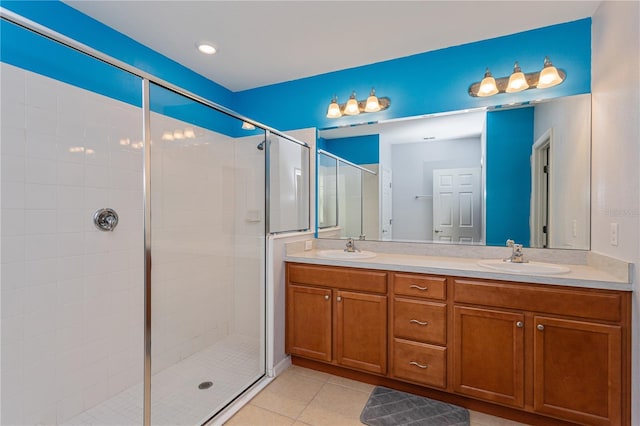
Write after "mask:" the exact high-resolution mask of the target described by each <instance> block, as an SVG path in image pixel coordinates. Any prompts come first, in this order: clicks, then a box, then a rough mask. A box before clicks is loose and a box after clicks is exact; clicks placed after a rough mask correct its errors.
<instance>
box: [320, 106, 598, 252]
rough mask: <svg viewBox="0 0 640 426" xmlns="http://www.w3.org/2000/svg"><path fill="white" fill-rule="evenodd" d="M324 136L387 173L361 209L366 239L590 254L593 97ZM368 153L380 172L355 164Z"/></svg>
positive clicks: (336, 148)
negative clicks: (512, 242)
mask: <svg viewBox="0 0 640 426" xmlns="http://www.w3.org/2000/svg"><path fill="white" fill-rule="evenodd" d="M319 135H320V140H319V142H318V143H319V146H322V147H324V149H325V150H326V151H330V152H333V153H338V154H339V155H341V156H343V157H344V158H346V159H347V160H349V161H353V162H354V163H358V164H361V165H362V164H365V163H366V167H367V168H375V169H376V170H379V171H380V173H378V175H377V176H375V181H376V183H375V185H374V186H376V187H377V190H375V191H373V192H371V191H365V193H364V194H363V200H362V205H363V207H362V223H363V229H364V228H367V226H365V224H366V223H369V225H368V229H367V230H366V232H365V231H363V235H366V238H367V239H369V240H386V241H391V240H392V241H412V242H416V241H417V242H447V243H460V244H486V245H493V246H502V245H504V244H505V241H506V240H507V239H513V240H515V241H516V242H517V243H522V244H523V245H524V246H526V247H540V248H543V247H550V248H567V249H583V250H588V249H589V242H590V235H589V229H590V198H589V194H590V163H591V95H589V94H585V95H577V96H570V97H564V98H557V99H552V100H548V101H541V102H532V103H529V104H526V105H518V106H513V107H496V108H493V109H491V110H488V111H487V110H474V111H464V112H462V111H461V112H455V113H446V114H436V115H432V116H423V117H417V118H407V119H402V120H391V121H388V122H382V123H373V124H363V125H357V126H351V127H340V128H331V129H323V130H320V132H319ZM372 136H375V138H374V137H372ZM368 151H371V152H375V154H376V155H375V158H376V160H377V163H378V164H372V162H371V161H366V160H365V161H358V158H362V157H363V155H362V153H363V152H368ZM351 153H357V155H354V157H353V158H352V157H350V155H351ZM365 157H366V156H365ZM368 158H372V157H371V156H369V157H368ZM338 191H339V189H338ZM338 211H340V206H338ZM372 224H373V225H372ZM319 236H320V237H344V236H346V235H329V234H326V233H319ZM348 236H351V237H353V236H355V235H348Z"/></svg>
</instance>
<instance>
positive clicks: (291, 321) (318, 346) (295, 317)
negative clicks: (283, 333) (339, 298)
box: [286, 285, 331, 361]
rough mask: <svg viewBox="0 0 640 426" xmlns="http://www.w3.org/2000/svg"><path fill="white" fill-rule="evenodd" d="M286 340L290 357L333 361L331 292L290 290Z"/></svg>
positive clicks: (305, 289)
mask: <svg viewBox="0 0 640 426" xmlns="http://www.w3.org/2000/svg"><path fill="white" fill-rule="evenodd" d="M286 340H287V345H286V346H287V347H286V351H287V352H288V353H290V354H293V355H300V356H305V357H308V358H314V359H319V360H322V361H331V290H329V289H324V288H315V287H304V286H297V285H289V286H288V287H287V339H286Z"/></svg>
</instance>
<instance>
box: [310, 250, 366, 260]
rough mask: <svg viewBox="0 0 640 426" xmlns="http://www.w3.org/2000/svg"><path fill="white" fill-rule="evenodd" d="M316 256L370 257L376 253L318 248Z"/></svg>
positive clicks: (332, 257)
mask: <svg viewBox="0 0 640 426" xmlns="http://www.w3.org/2000/svg"><path fill="white" fill-rule="evenodd" d="M318 256H319V257H323V258H325V259H371V258H372V257H376V254H375V253H374V252H372V251H344V250H320V251H319V252H318Z"/></svg>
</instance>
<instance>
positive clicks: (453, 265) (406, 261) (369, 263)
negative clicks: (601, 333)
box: [285, 250, 633, 291]
mask: <svg viewBox="0 0 640 426" xmlns="http://www.w3.org/2000/svg"><path fill="white" fill-rule="evenodd" d="M319 251H320V250H309V251H303V252H297V253H292V254H288V255H287V256H285V261H287V262H299V263H309V264H315V265H332V266H347V267H353V268H367V269H382V270H388V271H398V272H418V273H424V274H436V275H451V276H457V277H468V278H483V279H492V280H502V281H517V282H526V283H534V284H551V285H554V284H555V285H564V286H571V287H587V288H599V289H608V290H623V291H632V290H633V286H632V285H631V284H630V283H629V282H627V281H624V280H621V279H620V278H617V277H615V276H613V275H611V274H609V273H607V272H605V271H602V270H600V269H597V268H595V267H593V266H587V265H563V266H567V267H569V268H570V270H571V271H570V272H568V273H564V274H555V275H536V274H530V273H527V274H521V273H516V272H502V271H497V270H492V269H488V268H486V267H483V266H480V265H479V264H478V261H479V260H481V259H478V258H461V257H436V256H418V255H411V254H389V253H376V257H373V258H368V259H348V260H343V259H326V258H323V257H320V256H318V252H319Z"/></svg>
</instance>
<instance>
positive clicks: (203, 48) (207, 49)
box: [198, 43, 217, 55]
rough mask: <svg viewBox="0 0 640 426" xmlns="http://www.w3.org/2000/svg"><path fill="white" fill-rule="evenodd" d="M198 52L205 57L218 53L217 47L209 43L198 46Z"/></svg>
mask: <svg viewBox="0 0 640 426" xmlns="http://www.w3.org/2000/svg"><path fill="white" fill-rule="evenodd" d="M198 50H199V51H200V52H202V53H204V54H205V55H213V54H214V53H216V52H217V50H216V48H215V47H213V46H212V45H210V44H207V43H200V44H198Z"/></svg>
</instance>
